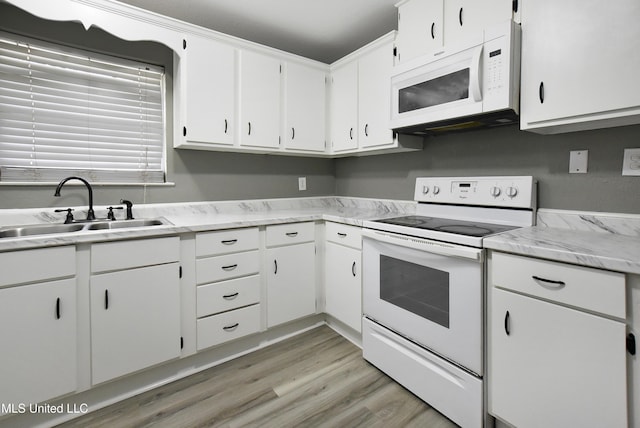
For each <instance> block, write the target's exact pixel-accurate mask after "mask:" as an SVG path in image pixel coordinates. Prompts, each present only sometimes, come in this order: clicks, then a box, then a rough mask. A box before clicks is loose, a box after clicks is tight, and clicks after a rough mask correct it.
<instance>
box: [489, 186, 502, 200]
mask: <svg viewBox="0 0 640 428" xmlns="http://www.w3.org/2000/svg"><path fill="white" fill-rule="evenodd" d="M500 193H502V190H500V188H499V187H497V186H493V187H492V188H491V196H493V197H494V198H497V197H498V196H500Z"/></svg>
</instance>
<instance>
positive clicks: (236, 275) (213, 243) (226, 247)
mask: <svg viewBox="0 0 640 428" xmlns="http://www.w3.org/2000/svg"><path fill="white" fill-rule="evenodd" d="M259 242H260V241H259V232H258V228H257V227H251V228H243V229H231V230H222V231H216V232H204V233H198V234H197V235H196V256H197V260H196V283H197V287H196V288H197V290H196V293H197V294H196V301H197V309H196V315H197V321H196V325H197V327H196V328H197V349H198V350H202V349H205V348H209V347H211V346H216V345H220V344H222V343H225V342H228V341H230V340H234V339H238V338H240V337H243V336H247V335H249V334H253V333H257V332H259V331H260V330H261V319H262V316H261V310H262V309H261V308H262V306H261V305H260V296H261V291H260V251H259Z"/></svg>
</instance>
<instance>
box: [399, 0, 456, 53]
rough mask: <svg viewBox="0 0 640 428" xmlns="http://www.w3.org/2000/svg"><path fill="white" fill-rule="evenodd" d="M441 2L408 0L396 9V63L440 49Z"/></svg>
mask: <svg viewBox="0 0 640 428" xmlns="http://www.w3.org/2000/svg"><path fill="white" fill-rule="evenodd" d="M442 1H443V0H410V1H407V2H405V3H403V4H401V5H400V6H399V7H398V38H397V40H396V45H397V47H398V62H400V63H403V62H407V61H409V60H411V59H413V58H416V57H418V56H421V55H425V54H427V53H430V52H434V51H436V50H438V49H440V48H442V42H443V10H444V9H443V3H442Z"/></svg>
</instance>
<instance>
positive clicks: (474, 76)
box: [469, 45, 483, 102]
mask: <svg viewBox="0 0 640 428" xmlns="http://www.w3.org/2000/svg"><path fill="white" fill-rule="evenodd" d="M482 48H483V46H482V45H480V46H478V49H476V51H475V52H474V53H473V58H471V68H470V70H469V89H470V91H471V97H472V98H473V101H475V102H479V101H482V91H481V90H480V81H481V80H482V76H481V70H482V69H481V68H480V66H481V65H482V64H480V62H481V61H482Z"/></svg>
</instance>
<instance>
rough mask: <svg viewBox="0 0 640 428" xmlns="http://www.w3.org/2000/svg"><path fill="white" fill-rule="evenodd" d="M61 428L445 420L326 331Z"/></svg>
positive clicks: (445, 424) (436, 425)
mask: <svg viewBox="0 0 640 428" xmlns="http://www.w3.org/2000/svg"><path fill="white" fill-rule="evenodd" d="M61 426H62V427H83V428H84V427H109V428H120V427H122V428H124V427H147V426H149V427H151V426H153V427H154V428H156V427H170V428H177V427H189V428H191V427H229V428H232V427H274V428H284V427H331V428H334V427H336V428H337V427H339V428H345V427H367V428H374V427H385V428H395V427H420V428H450V427H455V426H456V425H455V424H453V423H452V422H451V421H449V420H448V419H446V418H445V417H444V416H442V415H441V414H439V413H438V412H437V411H435V410H434V409H432V408H431V407H429V406H428V405H427V404H425V403H424V402H422V401H421V400H419V399H418V398H416V397H415V396H414V395H412V394H411V393H410V392H408V391H407V390H405V389H404V388H402V387H401V386H400V385H398V384H397V383H395V382H394V381H393V380H391V379H390V378H389V377H387V376H386V375H385V374H384V373H382V372H381V371H379V370H378V369H376V368H375V367H374V366H372V365H371V364H369V363H368V362H366V361H365V360H364V359H363V358H362V352H361V350H360V349H359V348H357V347H356V346H354V345H353V344H352V343H351V342H349V341H347V340H346V339H344V338H343V337H341V336H340V335H338V334H337V333H335V332H334V331H333V330H331V329H330V328H328V327H326V326H322V327H319V328H315V329H313V330H311V331H309V332H306V333H303V334H301V335H298V336H296V337H293V338H290V339H287V340H285V341H283V342H280V343H277V344H275V345H272V346H269V347H267V348H264V349H261V350H259V351H256V352H253V353H251V354H249V355H246V356H243V357H240V358H237V359H235V360H233V361H229V362H227V363H224V364H221V365H219V366H216V367H213V368H211V369H208V370H205V371H202V372H200V373H197V374H194V375H192V376H189V377H187V378H184V379H180V380H178V381H175V382H173V383H170V384H168V385H165V386H162V387H159V388H156V389H154V390H151V391H149V392H146V393H143V394H140V395H138V396H136V397H133V398H130V399H128V400H125V401H122V402H120V403H116V404H114V405H112V406H109V407H105V408H103V409H100V410H97V411H95V412H92V413H89V414H87V415H84V416H82V417H80V418H78V419H75V420H73V421H71V422H68V423H66V424H63V425H61Z"/></svg>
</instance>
